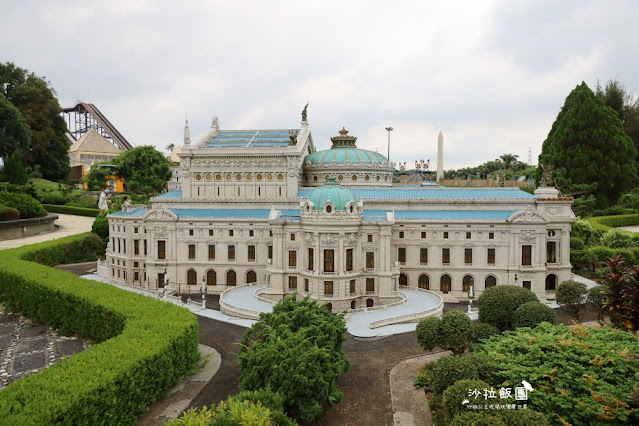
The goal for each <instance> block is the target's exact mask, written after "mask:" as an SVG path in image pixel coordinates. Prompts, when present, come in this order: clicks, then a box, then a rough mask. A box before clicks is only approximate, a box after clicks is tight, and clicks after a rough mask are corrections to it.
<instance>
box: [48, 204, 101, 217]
mask: <svg viewBox="0 0 639 426" xmlns="http://www.w3.org/2000/svg"><path fill="white" fill-rule="evenodd" d="M43 207H44V208H45V209H46V210H47V211H48V212H51V213H60V214H72V215H76V216H87V217H97V216H98V215H99V214H100V210H99V209H87V208H83V207H75V206H56V205H53V204H44V205H43Z"/></svg>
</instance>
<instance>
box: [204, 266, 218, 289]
mask: <svg viewBox="0 0 639 426" xmlns="http://www.w3.org/2000/svg"><path fill="white" fill-rule="evenodd" d="M206 285H217V274H216V273H215V271H214V270H213V269H209V270H208V271H207V273H206Z"/></svg>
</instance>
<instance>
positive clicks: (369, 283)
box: [366, 278, 375, 294]
mask: <svg viewBox="0 0 639 426" xmlns="http://www.w3.org/2000/svg"><path fill="white" fill-rule="evenodd" d="M374 292H375V278H366V293H367V294H371V293H374Z"/></svg>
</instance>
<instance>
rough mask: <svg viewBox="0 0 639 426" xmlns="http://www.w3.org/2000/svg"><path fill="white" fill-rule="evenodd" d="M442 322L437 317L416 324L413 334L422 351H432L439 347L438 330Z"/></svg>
mask: <svg viewBox="0 0 639 426" xmlns="http://www.w3.org/2000/svg"><path fill="white" fill-rule="evenodd" d="M441 322H442V320H441V319H439V318H437V317H427V318H424V319H422V320H420V321H419V323H417V327H416V328H415V333H416V334H417V341H418V342H419V345H420V346H421V347H422V348H424V350H427V351H432V350H433V349H435V347H436V346H438V345H439V334H440V332H439V329H440V326H441Z"/></svg>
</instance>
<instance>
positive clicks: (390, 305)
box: [346, 291, 408, 317]
mask: <svg viewBox="0 0 639 426" xmlns="http://www.w3.org/2000/svg"><path fill="white" fill-rule="evenodd" d="M391 296H392V297H399V298H400V300H398V301H397V302H392V303H387V304H385V305H379V306H372V307H370V308H357V309H351V310H350V311H348V313H347V314H346V317H348V316H349V315H350V314H361V313H366V312H375V311H385V310H387V309H393V308H396V307H398V306H402V305H405V304H406V302H408V297H406V295H405V294H404V293H402V292H399V291H392V292H391Z"/></svg>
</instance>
